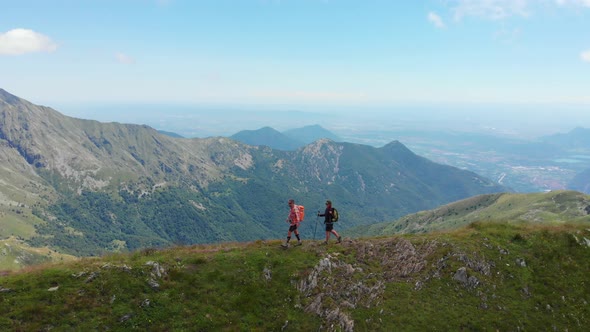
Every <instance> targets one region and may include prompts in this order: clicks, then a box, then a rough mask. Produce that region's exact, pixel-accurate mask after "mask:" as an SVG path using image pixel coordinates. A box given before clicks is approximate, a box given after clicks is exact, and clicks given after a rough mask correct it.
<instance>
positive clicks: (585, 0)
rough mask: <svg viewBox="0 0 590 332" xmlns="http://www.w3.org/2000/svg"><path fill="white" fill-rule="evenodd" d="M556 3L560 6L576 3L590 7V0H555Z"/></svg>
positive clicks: (576, 4)
mask: <svg viewBox="0 0 590 332" xmlns="http://www.w3.org/2000/svg"><path fill="white" fill-rule="evenodd" d="M555 3H557V4H558V5H560V6H564V5H574V6H582V7H588V8H590V0H555Z"/></svg>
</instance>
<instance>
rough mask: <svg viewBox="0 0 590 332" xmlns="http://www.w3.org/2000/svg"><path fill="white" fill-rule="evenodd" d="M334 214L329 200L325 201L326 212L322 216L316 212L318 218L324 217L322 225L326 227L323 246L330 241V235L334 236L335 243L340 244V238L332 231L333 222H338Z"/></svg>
mask: <svg viewBox="0 0 590 332" xmlns="http://www.w3.org/2000/svg"><path fill="white" fill-rule="evenodd" d="M336 213H337V212H336V209H334V208H333V207H332V201H330V200H327V201H326V211H324V213H323V214H320V212H319V211H318V217H324V224H325V225H326V240H325V241H324V244H328V241H330V234H334V236H336V238H337V240H336V243H340V242H342V236H340V235H339V234H338V232H336V230H335V229H334V222H335V221H337V220H338V217H337V216H336Z"/></svg>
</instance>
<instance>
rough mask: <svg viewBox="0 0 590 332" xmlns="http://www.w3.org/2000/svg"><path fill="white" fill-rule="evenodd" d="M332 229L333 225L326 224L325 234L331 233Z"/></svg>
mask: <svg viewBox="0 0 590 332" xmlns="http://www.w3.org/2000/svg"><path fill="white" fill-rule="evenodd" d="M333 229H334V224H333V223H331V222H328V223H326V232H331V231H332V230H333Z"/></svg>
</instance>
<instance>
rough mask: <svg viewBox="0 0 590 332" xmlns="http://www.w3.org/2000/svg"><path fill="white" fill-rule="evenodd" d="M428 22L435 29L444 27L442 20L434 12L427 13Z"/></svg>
mask: <svg viewBox="0 0 590 332" xmlns="http://www.w3.org/2000/svg"><path fill="white" fill-rule="evenodd" d="M428 21H429V22H430V23H432V24H433V25H434V26H435V27H437V28H439V29H442V28H444V27H445V22H444V21H443V20H442V18H441V17H440V16H438V14H436V13H434V12H430V13H428Z"/></svg>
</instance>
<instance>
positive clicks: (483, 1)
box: [453, 0, 588, 20]
mask: <svg viewBox="0 0 590 332" xmlns="http://www.w3.org/2000/svg"><path fill="white" fill-rule="evenodd" d="M564 1H567V0H564ZM584 1H588V0H584ZM453 2H454V3H455V6H454V7H453V13H454V17H455V19H457V20H460V19H462V18H464V17H470V16H473V17H480V18H485V19H490V20H501V19H505V18H508V17H512V16H523V17H527V16H529V15H530V13H529V9H528V7H529V6H528V5H529V0H454V1H453Z"/></svg>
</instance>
